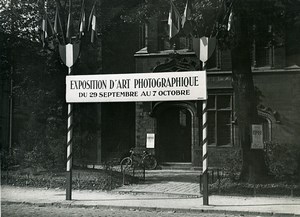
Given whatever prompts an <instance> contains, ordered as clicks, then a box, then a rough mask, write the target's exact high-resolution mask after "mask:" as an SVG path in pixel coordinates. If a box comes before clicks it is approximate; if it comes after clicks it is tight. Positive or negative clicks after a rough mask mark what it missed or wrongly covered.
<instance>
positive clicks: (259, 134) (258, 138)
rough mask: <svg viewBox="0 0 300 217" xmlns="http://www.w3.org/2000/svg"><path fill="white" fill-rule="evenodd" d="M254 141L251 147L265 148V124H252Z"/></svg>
mask: <svg viewBox="0 0 300 217" xmlns="http://www.w3.org/2000/svg"><path fill="white" fill-rule="evenodd" d="M251 133H252V142H251V149H263V148H264V141H263V126H262V125H261V124H252V126H251Z"/></svg>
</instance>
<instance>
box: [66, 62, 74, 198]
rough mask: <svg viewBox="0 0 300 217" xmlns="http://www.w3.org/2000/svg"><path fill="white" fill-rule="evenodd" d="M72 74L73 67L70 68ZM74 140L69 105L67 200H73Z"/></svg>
mask: <svg viewBox="0 0 300 217" xmlns="http://www.w3.org/2000/svg"><path fill="white" fill-rule="evenodd" d="M68 74H69V75H70V74H71V67H69V68H68ZM72 140H73V104H71V103H69V104H68V132H67V188H66V199H67V200H72V158H73V153H72Z"/></svg>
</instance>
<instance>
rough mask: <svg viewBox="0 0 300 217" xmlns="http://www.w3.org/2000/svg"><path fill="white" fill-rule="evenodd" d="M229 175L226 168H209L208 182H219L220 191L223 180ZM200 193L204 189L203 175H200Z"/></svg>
mask: <svg viewBox="0 0 300 217" xmlns="http://www.w3.org/2000/svg"><path fill="white" fill-rule="evenodd" d="M227 177H228V173H227V172H226V171H225V170H224V169H219V168H215V169H209V170H208V184H214V183H217V185H218V189H219V191H220V186H221V180H222V179H224V178H227ZM199 183H200V193H202V191H203V176H202V174H201V175H200V182H199Z"/></svg>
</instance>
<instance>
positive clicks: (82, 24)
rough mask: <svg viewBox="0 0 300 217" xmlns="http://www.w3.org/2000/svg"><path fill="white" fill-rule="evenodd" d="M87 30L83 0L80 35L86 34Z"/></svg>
mask: <svg viewBox="0 0 300 217" xmlns="http://www.w3.org/2000/svg"><path fill="white" fill-rule="evenodd" d="M84 30H85V11H84V0H82V5H81V14H80V24H79V36H80V37H81V36H82V35H84Z"/></svg>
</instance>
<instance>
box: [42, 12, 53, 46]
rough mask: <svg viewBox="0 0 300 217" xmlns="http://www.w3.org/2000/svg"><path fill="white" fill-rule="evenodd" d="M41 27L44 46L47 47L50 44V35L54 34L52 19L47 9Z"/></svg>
mask: <svg viewBox="0 0 300 217" xmlns="http://www.w3.org/2000/svg"><path fill="white" fill-rule="evenodd" d="M41 27H42V33H41V40H42V43H43V47H46V46H47V45H48V39H49V37H51V36H53V27H52V25H51V23H50V20H49V18H48V16H47V13H46V11H45V14H44V16H43V20H42V26H41Z"/></svg>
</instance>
